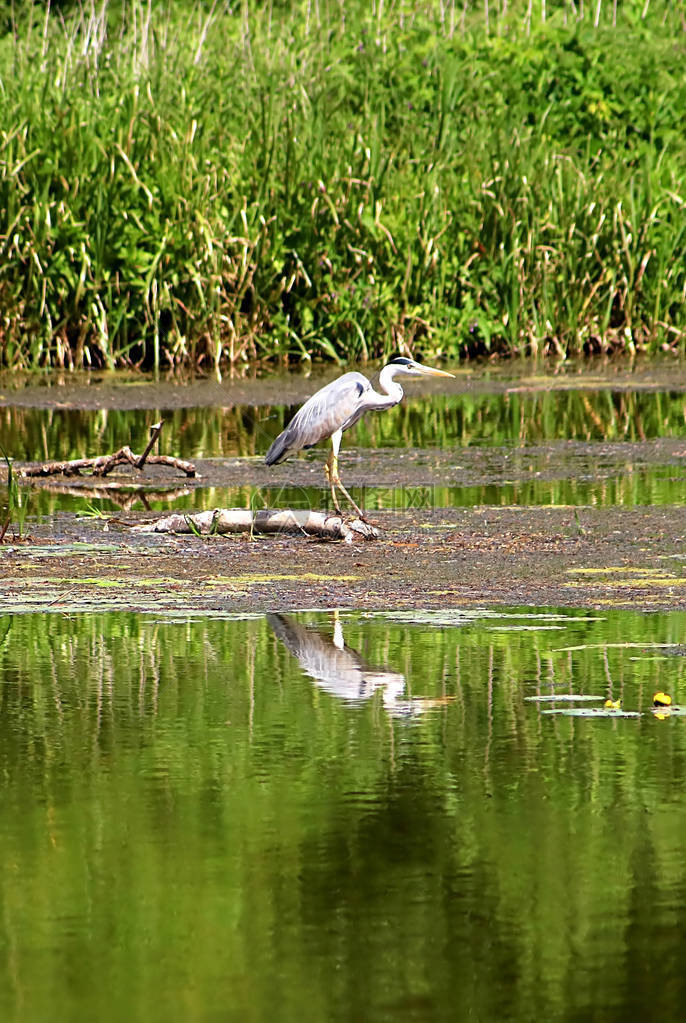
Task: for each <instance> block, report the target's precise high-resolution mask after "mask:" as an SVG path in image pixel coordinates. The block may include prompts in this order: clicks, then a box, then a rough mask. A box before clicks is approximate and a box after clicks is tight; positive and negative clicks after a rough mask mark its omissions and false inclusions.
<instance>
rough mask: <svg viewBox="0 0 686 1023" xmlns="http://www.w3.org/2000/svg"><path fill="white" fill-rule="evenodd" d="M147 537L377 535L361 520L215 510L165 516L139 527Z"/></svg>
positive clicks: (337, 537)
mask: <svg viewBox="0 0 686 1023" xmlns="http://www.w3.org/2000/svg"><path fill="white" fill-rule="evenodd" d="M137 528H138V529H140V530H141V531H142V532H150V533H200V534H202V535H203V536H213V535H217V534H225V533H300V534H301V535H305V536H316V537H320V538H321V539H326V540H345V541H346V543H352V542H353V540H354V539H364V540H376V539H377V538H378V536H379V531H378V529H376V528H375V527H374V526H370V525H369V523H368V522H362V520H361V519H353V520H352V521H346V520H345V519H342V518H341V517H340V516H339V515H327V514H325V513H324V512H314V511H306V510H300V509H293V508H286V509H284V510H282V511H270V510H269V509H265V510H263V511H256V512H252V511H250V510H249V509H246V508H216V509H215V510H214V511H205V512H196V513H195V514H194V515H188V514H184V513H183V512H180V513H176V512H175V513H174V514H173V515H166V516H165V517H164V518H162V519H156V520H155V521H154V522H146V523H145V524H144V525H141V526H138V527H137Z"/></svg>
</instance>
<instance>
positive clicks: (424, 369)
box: [413, 362, 455, 377]
mask: <svg viewBox="0 0 686 1023" xmlns="http://www.w3.org/2000/svg"><path fill="white" fill-rule="evenodd" d="M413 368H414V369H416V370H417V371H418V372H420V373H423V374H424V376H427V377H454V376H455V374H454V373H446V371H445V370H443V369H433V368H432V367H431V366H422V364H421V363H420V362H415V363H414V366H413Z"/></svg>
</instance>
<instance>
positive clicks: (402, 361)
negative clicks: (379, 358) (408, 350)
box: [387, 355, 412, 366]
mask: <svg viewBox="0 0 686 1023" xmlns="http://www.w3.org/2000/svg"><path fill="white" fill-rule="evenodd" d="M387 365H389V366H411V365H412V359H406V358H405V356H404V355H399V356H398V358H397V359H391V361H390V362H389V363H388V364H387Z"/></svg>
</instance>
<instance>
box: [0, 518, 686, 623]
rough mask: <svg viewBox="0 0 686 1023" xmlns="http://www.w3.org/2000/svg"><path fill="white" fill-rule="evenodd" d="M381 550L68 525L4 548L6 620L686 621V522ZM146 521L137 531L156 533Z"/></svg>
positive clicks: (60, 522)
mask: <svg viewBox="0 0 686 1023" xmlns="http://www.w3.org/2000/svg"><path fill="white" fill-rule="evenodd" d="M373 517H374V519H375V521H376V522H378V524H379V526H380V527H381V529H382V531H383V534H382V538H381V539H380V540H378V541H376V542H367V543H359V544H355V545H354V546H349V545H346V544H342V543H330V542H318V541H312V540H306V539H304V538H303V539H300V538H297V537H269V538H264V539H250V538H248V537H196V536H192V535H186V536H165V535H154V534H148V533H140V532H136V531H134V530H132V529H131V528H130V526H127V525H123V524H121V523H117V522H116V521H112V522H110V523H104V522H103V521H102V520H97V519H80V520H79V519H76V518H75V517H73V516H69V515H66V514H61V515H59V516H58V517H57V518H56V519H55V520H54V521H53V522H52V523H51V524H38V525H36V526H35V527H34V526H31V532H32V536H33V540H32V542H31V543H20V544H19V543H18V544H12V543H11V542H10V543H9V544H7V543H6V544H5V546H4V547H0V600H1V601H2V606H3V608H4V610H5V613H11V612H21V611H29V610H31V611H36V610H50V611H54V612H60V613H63V614H64V613H69V612H71V611H78V610H104V609H115V608H116V609H119V610H124V609H127V610H133V611H147V612H159V613H164V614H180V615H187V614H190V615H192V614H208V613H209V614H231V613H246V612H263V611H267V610H277V609H288V608H331V607H351V608H369V609H384V608H415V607H422V608H444V607H456V606H463V605H464V606H474V605H481V606H483V605H486V606H487V605H498V604H500V605H513V604H526V605H539V606H542V605H546V606H568V607H580V606H583V607H591V608H600V609H602V608H603V607H609V606H610V607H620V608H621V607H630V608H633V609H634V610H638V609H643V610H646V611H655V610H663V609H664V610H669V609H674V608H684V609H686V574H685V573H684V564H685V562H686V509H685V508H681V507H665V508H608V509H593V508H579V509H578V510H575V509H573V508H541V507H522V508H490V507H489V508H471V509H435V510H431V511H417V512H412V511H409V512H408V511H406V512H380V513H377V514H375V515H374V516H373ZM145 518H150V516H136V517H134V518H129V519H127V521H129V522H131V523H133V522H134V521H136V522H141V521H144V520H145Z"/></svg>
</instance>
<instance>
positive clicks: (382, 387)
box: [378, 366, 404, 407]
mask: <svg viewBox="0 0 686 1023" xmlns="http://www.w3.org/2000/svg"><path fill="white" fill-rule="evenodd" d="M397 372H398V367H397V366H384V368H383V369H382V370H381V372H380V373H379V383H378V390H379V391H380V392H381V394H383V395H386V396H387V397H388V401H387V402H386V401H384V404H385V405H386V404H387V405H388V406H389V407H390V406H392V405H397V404H398V402H399V401H402V399H403V394H404V391H403V389H402V387H401V386H400V384H399V383H397V382H396V381H395V380H394V379H393V377H394V376H395V374H396V373H397Z"/></svg>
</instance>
